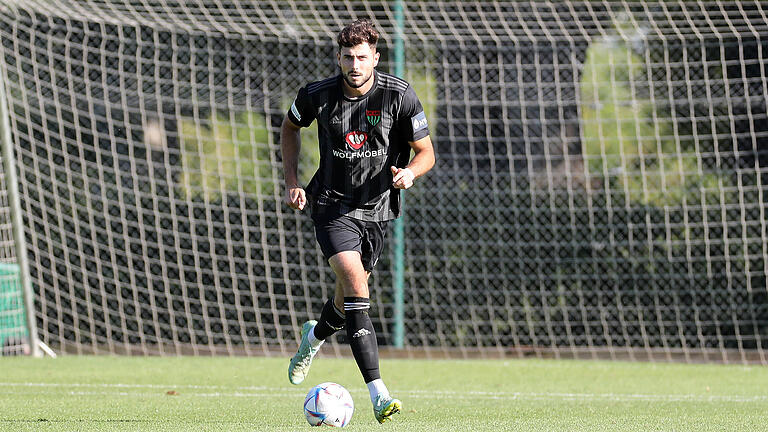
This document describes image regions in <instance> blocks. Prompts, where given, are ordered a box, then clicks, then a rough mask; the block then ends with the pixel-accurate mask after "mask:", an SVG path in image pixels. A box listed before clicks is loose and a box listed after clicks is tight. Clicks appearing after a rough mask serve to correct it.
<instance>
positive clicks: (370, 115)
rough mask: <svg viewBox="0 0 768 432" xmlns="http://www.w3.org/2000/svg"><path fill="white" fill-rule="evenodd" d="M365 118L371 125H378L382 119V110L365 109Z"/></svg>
mask: <svg viewBox="0 0 768 432" xmlns="http://www.w3.org/2000/svg"><path fill="white" fill-rule="evenodd" d="M365 118H367V119H368V123H370V124H371V126H376V125H377V124H379V121H381V110H365Z"/></svg>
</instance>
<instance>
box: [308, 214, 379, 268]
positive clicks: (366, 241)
mask: <svg viewBox="0 0 768 432" xmlns="http://www.w3.org/2000/svg"><path fill="white" fill-rule="evenodd" d="M312 221H313V222H314V223H315V236H316V237H317V243H318V244H320V249H322V251H323V256H325V259H330V258H331V257H332V256H334V255H336V254H337V253H339V252H344V251H357V252H358V253H360V257H361V258H362V260H363V268H364V269H365V271H368V272H371V271H373V267H374V266H375V265H376V262H377V261H378V260H379V256H381V252H382V251H383V250H384V237H385V235H386V232H387V222H367V221H361V220H358V219H354V218H351V217H349V216H344V215H334V214H328V213H325V214H320V215H315V214H313V215H312Z"/></svg>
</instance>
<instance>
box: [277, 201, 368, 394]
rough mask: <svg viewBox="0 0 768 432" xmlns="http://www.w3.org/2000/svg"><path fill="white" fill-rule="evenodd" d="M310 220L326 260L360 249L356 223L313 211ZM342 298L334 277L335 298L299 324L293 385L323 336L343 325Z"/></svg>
mask: <svg viewBox="0 0 768 432" xmlns="http://www.w3.org/2000/svg"><path fill="white" fill-rule="evenodd" d="M312 221H313V222H314V224H315V235H316V238H317V242H318V244H319V245H320V249H321V250H322V251H323V255H324V256H325V258H326V259H329V258H330V257H331V256H333V255H335V254H336V253H338V252H339V251H345V250H360V244H361V238H362V232H361V231H360V229H359V226H358V224H357V223H356V222H354V221H352V220H350V219H349V218H343V217H337V216H333V215H327V214H322V213H319V214H314V213H313V214H312ZM343 299H344V289H343V284H342V282H341V281H340V280H339V279H338V278H337V280H336V288H335V294H334V297H333V298H331V299H329V300H328V301H326V303H325V305H324V306H323V309H322V311H321V313H320V318H319V322H317V321H314V320H310V321H307V322H305V323H304V324H303V325H302V328H301V343H300V344H299V349H298V350H297V351H296V354H295V355H294V356H293V357H292V358H291V361H290V363H289V365H288V379H289V381H290V382H291V383H292V384H300V383H301V382H303V381H304V379H305V378H306V376H307V374H308V373H309V368H310V366H311V365H312V360H313V359H314V357H315V355H316V354H317V352H318V351H319V350H320V346H321V345H322V344H323V342H324V341H325V339H326V338H328V337H329V336H331V335H332V334H333V333H335V332H337V331H338V330H341V329H342V328H343V327H344V324H345V322H346V320H345V317H344V313H343V310H344V309H343Z"/></svg>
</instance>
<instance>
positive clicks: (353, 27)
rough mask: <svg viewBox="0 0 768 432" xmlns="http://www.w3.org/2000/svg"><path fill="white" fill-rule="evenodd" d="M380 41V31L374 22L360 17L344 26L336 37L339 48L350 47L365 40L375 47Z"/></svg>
mask: <svg viewBox="0 0 768 432" xmlns="http://www.w3.org/2000/svg"><path fill="white" fill-rule="evenodd" d="M378 41H379V32H377V31H376V29H375V28H373V24H372V23H371V21H370V20H367V19H359V20H357V21H355V22H353V23H352V24H349V25H348V26H346V27H344V29H343V30H341V32H340V33H339V36H338V37H337V38H336V42H337V43H338V44H339V49H341V48H344V47H347V48H350V47H353V46H355V45H360V44H361V43H364V42H368V45H370V46H371V47H372V48H374V49H375V48H376V43H377V42H378Z"/></svg>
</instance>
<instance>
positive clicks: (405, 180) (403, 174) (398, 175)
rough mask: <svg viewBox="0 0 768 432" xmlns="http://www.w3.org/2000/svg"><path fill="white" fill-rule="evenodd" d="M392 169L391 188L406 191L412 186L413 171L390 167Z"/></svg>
mask: <svg viewBox="0 0 768 432" xmlns="http://www.w3.org/2000/svg"><path fill="white" fill-rule="evenodd" d="M390 168H391V169H392V186H394V187H396V188H397V189H408V188H409V187H411V186H413V179H414V178H416V176H415V175H413V171H411V170H410V169H408V168H397V167H394V166H393V167H390Z"/></svg>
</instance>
